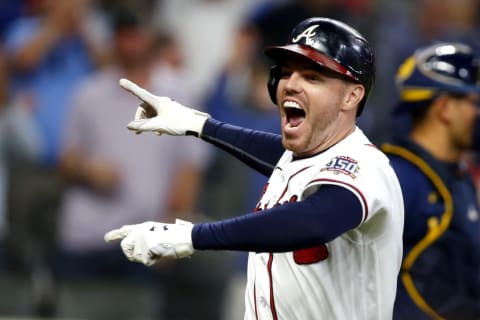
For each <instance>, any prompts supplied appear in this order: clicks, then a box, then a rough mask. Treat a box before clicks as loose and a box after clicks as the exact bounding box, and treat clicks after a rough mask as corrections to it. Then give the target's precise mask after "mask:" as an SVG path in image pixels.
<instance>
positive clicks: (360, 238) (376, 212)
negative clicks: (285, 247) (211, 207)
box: [245, 128, 403, 320]
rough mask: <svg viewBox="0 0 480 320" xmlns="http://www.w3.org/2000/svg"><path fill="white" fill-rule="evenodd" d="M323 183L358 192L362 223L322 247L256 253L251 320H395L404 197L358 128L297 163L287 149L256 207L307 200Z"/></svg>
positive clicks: (250, 296)
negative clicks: (394, 308) (393, 311)
mask: <svg viewBox="0 0 480 320" xmlns="http://www.w3.org/2000/svg"><path fill="white" fill-rule="evenodd" d="M323 184H333V185H337V186H342V187H344V188H347V189H348V190H350V191H351V192H353V193H354V194H355V195H356V196H357V197H358V199H359V201H360V202H361V204H362V207H363V219H362V222H361V223H360V225H359V226H357V227H356V228H354V229H352V230H350V231H348V232H346V233H344V234H342V235H341V236H339V237H337V238H336V239H334V240H332V241H330V242H328V243H326V244H325V245H321V246H318V247H314V248H309V249H303V250H296V251H294V252H285V253H254V252H251V253H250V255H249V261H248V282H247V287H246V294H245V302H246V310H245V319H246V320H256V319H261V320H265V319H281V320H285V319H288V320H293V319H299V320H320V319H335V320H337V319H340V320H347V319H348V320H356V319H358V320H367V319H368V320H369V319H375V320H385V319H392V309H393V303H394V299H395V292H396V285H397V276H398V272H399V270H400V265H401V261H402V233H403V200H402V193H401V189H400V185H399V182H398V179H397V177H396V175H395V173H394V171H393V169H392V168H391V167H390V165H389V161H388V159H387V157H386V156H385V155H384V154H383V153H382V152H380V151H379V150H378V149H377V148H375V147H374V146H373V145H372V144H371V142H370V141H369V140H368V138H367V137H366V136H365V135H364V134H363V132H362V131H361V130H360V129H359V128H356V129H355V131H354V132H353V133H352V134H350V135H349V136H348V137H346V138H345V139H344V140H342V141H340V142H339V143H337V144H336V145H334V146H332V147H331V148H329V149H328V150H326V151H324V152H322V153H320V154H318V155H315V156H312V157H310V158H305V159H297V160H295V161H292V152H290V151H286V152H285V153H284V154H283V155H282V157H281V159H280V160H279V162H278V164H277V166H276V167H275V169H274V171H273V173H272V175H271V177H270V179H269V180H268V184H267V185H266V188H265V190H264V194H263V196H262V197H261V199H260V201H259V203H258V207H257V208H259V209H267V208H271V207H273V206H275V205H276V204H284V203H288V202H293V201H302V199H305V198H306V197H308V195H310V194H312V193H313V192H315V191H316V190H318V188H320V187H321V186H322V185H323ZM258 214H262V213H261V212H258ZM338 214H342V213H341V212H339V213H338Z"/></svg>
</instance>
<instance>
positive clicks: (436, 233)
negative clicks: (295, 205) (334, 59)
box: [383, 42, 480, 320]
mask: <svg viewBox="0 0 480 320" xmlns="http://www.w3.org/2000/svg"><path fill="white" fill-rule="evenodd" d="M478 76H479V65H478V56H477V55H476V54H475V53H474V51H473V49H472V48H471V47H470V46H467V45H465V44H462V43H448V42H447V43H436V44H432V45H430V46H427V47H422V48H420V49H418V50H416V51H415V53H414V54H413V55H411V56H410V57H409V58H407V59H406V60H405V61H404V62H403V64H402V65H401V66H400V68H399V69H398V74H397V79H396V80H397V85H398V92H399V96H400V102H399V103H398V105H397V107H396V110H395V114H396V115H399V114H407V115H408V116H409V119H410V121H411V128H409V127H406V128H404V129H403V130H401V131H399V132H402V133H403V135H399V136H398V137H397V139H396V141H395V143H394V144H387V145H384V146H383V150H384V151H385V152H387V154H388V155H389V156H390V159H391V163H392V166H393V168H394V169H395V171H396V172H397V175H398V177H399V180H400V183H401V185H402V190H403V196H404V202H405V231H404V245H405V247H404V248H405V249H404V250H405V251H404V259H403V265H402V271H401V274H400V278H399V282H398V293H397V299H396V304H395V313H394V319H419V320H420V319H462V320H468V319H472V320H473V319H478V318H479V317H480V303H479V302H480V219H479V206H478V197H477V192H476V189H475V186H474V183H473V179H472V176H471V174H470V172H469V170H468V167H467V163H465V161H463V160H464V156H465V154H466V152H469V151H478V150H480V116H479V107H480V100H479V99H480V84H479V82H478V80H479V78H478Z"/></svg>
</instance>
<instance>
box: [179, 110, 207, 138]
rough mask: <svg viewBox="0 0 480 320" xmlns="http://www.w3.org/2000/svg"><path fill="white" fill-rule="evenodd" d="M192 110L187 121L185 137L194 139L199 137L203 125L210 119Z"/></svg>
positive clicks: (204, 114)
mask: <svg viewBox="0 0 480 320" xmlns="http://www.w3.org/2000/svg"><path fill="white" fill-rule="evenodd" d="M191 110H192V117H191V119H190V121H189V124H188V128H187V130H186V131H185V135H187V136H188V135H193V136H196V137H200V136H201V135H202V132H203V128H204V126H205V123H206V122H207V120H208V119H209V118H210V115H209V114H208V113H205V112H200V111H198V110H194V109H191Z"/></svg>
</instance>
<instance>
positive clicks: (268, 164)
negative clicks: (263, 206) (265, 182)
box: [201, 118, 285, 177]
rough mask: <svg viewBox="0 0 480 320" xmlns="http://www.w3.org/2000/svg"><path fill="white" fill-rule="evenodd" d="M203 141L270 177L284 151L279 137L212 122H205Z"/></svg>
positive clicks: (211, 120) (210, 120)
mask: <svg viewBox="0 0 480 320" xmlns="http://www.w3.org/2000/svg"><path fill="white" fill-rule="evenodd" d="M201 138H202V139H203V140H205V141H207V142H209V143H211V144H213V145H215V146H217V147H219V148H220V149H222V150H224V151H226V152H228V153H230V154H231V155H233V156H235V157H236V158H237V159H239V160H241V161H242V162H243V163H245V164H246V165H248V166H249V167H251V168H252V169H254V170H256V171H258V172H259V173H261V174H263V175H265V176H267V177H268V176H270V174H271V173H272V172H273V168H274V167H275V165H276V164H277V162H278V160H279V159H280V157H281V156H282V154H283V152H284V151H285V149H284V148H283V145H282V138H281V136H280V135H278V134H273V133H268V132H262V131H257V130H251V129H247V128H242V127H237V126H234V125H230V124H227V123H223V122H221V121H218V120H215V119H212V118H210V119H208V120H207V121H206V122H205V126H204V127H203V131H202V135H201Z"/></svg>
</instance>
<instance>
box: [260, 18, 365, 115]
mask: <svg viewBox="0 0 480 320" xmlns="http://www.w3.org/2000/svg"><path fill="white" fill-rule="evenodd" d="M265 54H266V55H267V56H268V57H270V58H271V59H273V60H274V61H275V62H276V63H277V65H275V66H273V67H272V68H271V70H270V78H269V81H268V92H269V94H270V98H271V99H272V101H273V103H275V104H276V103H277V101H276V100H277V98H276V92H277V86H278V82H279V81H280V66H279V65H280V64H281V63H282V61H283V59H284V58H285V56H286V55H291V54H297V55H301V56H303V57H305V58H307V59H310V60H312V61H314V62H315V63H317V64H319V65H320V66H322V67H325V68H328V69H330V70H332V71H334V72H336V73H338V74H340V75H342V76H344V77H345V78H346V79H350V80H352V81H354V82H357V83H360V84H362V85H363V86H364V87H365V97H364V98H363V100H362V101H361V103H360V106H359V109H358V111H357V116H359V115H360V114H361V113H362V111H363V107H364V105H365V102H366V99H367V96H368V94H369V93H370V90H371V88H372V86H373V82H374V79H375V66H374V56H373V50H372V48H371V47H370V45H369V44H368V42H367V40H365V38H364V37H363V36H362V35H361V34H360V33H359V32H358V31H356V30H355V29H353V28H352V27H350V26H348V25H346V24H345V23H343V22H340V21H337V20H333V19H329V18H318V17H317V18H309V19H306V20H303V21H302V22H300V23H299V24H298V25H297V26H296V27H295V28H294V29H293V31H292V33H291V34H290V37H289V38H288V41H287V44H286V45H284V46H275V47H268V48H266V49H265Z"/></svg>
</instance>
